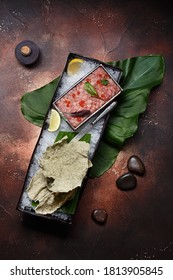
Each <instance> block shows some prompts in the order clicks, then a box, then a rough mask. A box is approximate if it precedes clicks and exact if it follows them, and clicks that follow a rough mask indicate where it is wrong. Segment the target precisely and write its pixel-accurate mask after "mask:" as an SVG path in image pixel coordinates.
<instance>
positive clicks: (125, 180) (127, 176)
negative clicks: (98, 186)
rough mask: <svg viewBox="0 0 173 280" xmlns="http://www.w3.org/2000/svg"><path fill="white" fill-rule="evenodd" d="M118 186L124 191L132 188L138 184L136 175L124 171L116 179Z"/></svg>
mask: <svg viewBox="0 0 173 280" xmlns="http://www.w3.org/2000/svg"><path fill="white" fill-rule="evenodd" d="M116 185H117V187H118V188H119V189H120V190H122V191H128V190H132V189H134V188H135V187H136V185H137V180H136V177H135V176H134V175H133V174H132V173H130V172H127V173H124V174H123V175H121V176H120V177H119V178H118V179H117V180H116Z"/></svg>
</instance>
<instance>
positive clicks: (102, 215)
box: [92, 209, 107, 224]
mask: <svg viewBox="0 0 173 280" xmlns="http://www.w3.org/2000/svg"><path fill="white" fill-rule="evenodd" d="M92 218H93V220H94V221H96V222H97V223H99V224H104V223H105V222H106V220H107V212H106V210H104V209H95V210H94V211H93V212H92Z"/></svg>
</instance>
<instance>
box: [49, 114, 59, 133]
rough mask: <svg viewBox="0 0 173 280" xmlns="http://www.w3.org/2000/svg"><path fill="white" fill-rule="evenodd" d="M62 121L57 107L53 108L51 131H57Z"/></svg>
mask: <svg viewBox="0 0 173 280" xmlns="http://www.w3.org/2000/svg"><path fill="white" fill-rule="evenodd" d="M60 123H61V117H60V114H59V113H58V112H57V111H56V110H55V109H51V112H50V121H49V127H48V131H51V132H53V131H56V130H57V129H58V128H59V126H60Z"/></svg>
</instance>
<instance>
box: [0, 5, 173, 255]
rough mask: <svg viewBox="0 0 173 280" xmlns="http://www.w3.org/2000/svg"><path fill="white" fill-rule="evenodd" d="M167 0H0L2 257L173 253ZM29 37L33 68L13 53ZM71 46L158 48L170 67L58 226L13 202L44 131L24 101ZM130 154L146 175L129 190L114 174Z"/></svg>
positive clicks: (106, 57)
mask: <svg viewBox="0 0 173 280" xmlns="http://www.w3.org/2000/svg"><path fill="white" fill-rule="evenodd" d="M166 2H167V3H166ZM166 2H165V1H159V3H158V1H152V2H151V1H137V0H132V1H113V0H110V1H102V0H101V1H94V2H93V1H85V0H81V1H73V3H72V1H70V0H67V1H55V0H54V1H51V0H42V1H41V0H40V1H25V2H23V1H21V0H19V1H10V0H9V1H1V9H0V36H1V40H0V58H1V64H0V69H1V75H0V84H1V87H0V106H1V110H0V118H1V122H0V153H1V157H0V178H1V182H0V191H1V196H0V222H1V229H0V248H1V251H0V258H1V259H172V258H173V237H172V236H173V223H172V213H173V203H172V199H173V188H172V181H173V172H172V158H173V149H172V142H173V141H172V140H173V136H172V126H173V113H172V107H173V99H172V76H173V49H172V44H173V35H172V27H173V21H172V14H171V11H172V10H171V9H170V7H169V2H168V1H166ZM26 39H27V40H32V41H34V42H35V43H36V44H37V45H38V46H39V48H40V51H41V57H40V60H39V61H38V63H37V64H35V65H34V66H32V67H30V68H26V67H24V66H22V65H21V64H20V63H19V62H18V61H17V59H16V57H15V53H14V51H15V47H16V45H17V44H18V43H19V42H20V41H22V40H26ZM70 51H71V52H75V53H80V54H82V55H84V56H88V57H93V58H96V59H99V60H102V61H105V62H106V61H112V60H119V59H125V58H128V57H132V56H139V55H146V54H155V53H159V54H162V55H163V56H164V58H165V62H166V74H165V78H164V82H163V84H162V85H161V86H160V87H158V88H155V89H154V90H153V91H152V94H151V95H150V97H149V102H148V107H147V110H146V112H145V113H144V114H143V115H142V116H141V118H140V121H139V129H138V131H137V133H136V134H135V136H134V137H133V138H131V139H130V140H129V141H128V142H127V143H126V145H125V146H124V148H123V150H122V151H121V152H120V154H119V156H118V159H117V161H116V163H115V164H114V165H113V166H112V168H111V169H110V170H109V171H108V172H107V173H106V174H104V175H103V176H101V177H100V178H96V179H92V180H88V182H87V185H86V188H85V190H84V192H83V194H82V197H81V199H80V202H79V205H78V207H77V212H76V215H75V218H74V223H73V225H72V226H70V227H64V226H63V225H60V224H56V223H54V222H53V223H52V222H50V221H42V220H36V219H35V218H34V217H27V216H23V215H22V214H21V213H19V212H18V211H17V210H16V206H17V203H18V199H19V196H20V194H21V190H22V187H23V183H24V177H25V174H26V172H27V167H28V164H29V161H30V157H31V155H32V152H33V149H34V147H35V144H36V142H37V139H38V136H39V133H40V128H38V127H36V126H33V125H32V124H30V123H29V122H27V121H26V120H25V119H24V118H23V116H22V114H21V111H20V98H21V96H22V94H23V93H24V92H25V91H31V90H34V89H36V88H38V87H41V86H42V85H44V84H46V83H48V82H50V81H51V80H53V79H54V78H55V77H57V76H58V75H59V74H60V73H61V72H62V70H63V68H64V64H65V61H66V58H67V55H68V53H69V52H70ZM132 154H135V155H138V156H139V157H140V158H141V159H142V160H143V162H144V164H145V167H146V174H145V176H144V177H137V181H138V186H137V188H136V189H134V190H133V191H130V192H128V193H127V192H122V191H120V190H119V189H117V188H116V186H115V181H116V179H117V178H118V176H120V175H121V174H123V173H124V172H126V171H127V166H126V164H127V160H128V158H129V157H130V156H131V155H132ZM94 209H105V210H106V212H107V214H108V217H107V221H106V223H105V224H104V225H99V224H96V223H95V222H94V221H93V220H92V218H91V213H92V211H93V210H94Z"/></svg>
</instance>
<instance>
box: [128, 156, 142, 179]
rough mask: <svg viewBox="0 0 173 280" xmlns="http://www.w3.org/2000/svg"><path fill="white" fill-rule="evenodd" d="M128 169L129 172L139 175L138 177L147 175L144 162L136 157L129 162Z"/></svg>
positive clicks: (132, 157)
mask: <svg viewBox="0 0 173 280" xmlns="http://www.w3.org/2000/svg"><path fill="white" fill-rule="evenodd" d="M127 168H128V170H129V171H131V172H133V173H135V174H137V175H140V176H142V175H144V173H145V166H144V163H143V161H142V160H141V159H140V158H139V157H138V156H136V155H133V156H131V157H130V158H129V159H128V162H127Z"/></svg>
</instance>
